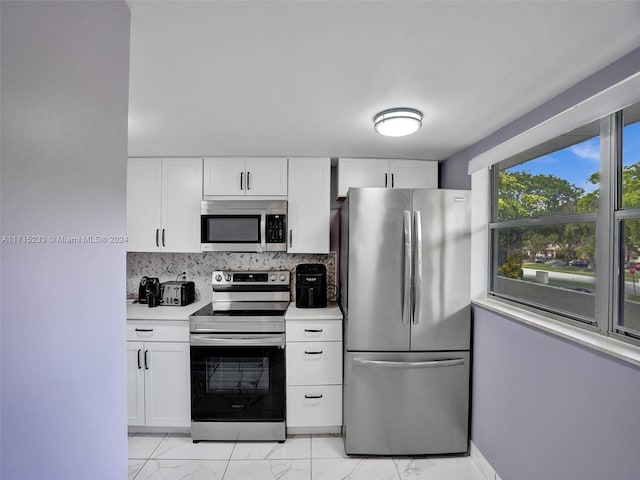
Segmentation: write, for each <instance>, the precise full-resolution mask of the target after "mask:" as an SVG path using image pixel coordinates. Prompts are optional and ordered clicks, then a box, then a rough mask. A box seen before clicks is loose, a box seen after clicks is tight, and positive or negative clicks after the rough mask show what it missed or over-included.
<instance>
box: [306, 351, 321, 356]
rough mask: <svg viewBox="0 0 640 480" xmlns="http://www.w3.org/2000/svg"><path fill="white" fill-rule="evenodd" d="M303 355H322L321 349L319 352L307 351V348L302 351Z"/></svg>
mask: <svg viewBox="0 0 640 480" xmlns="http://www.w3.org/2000/svg"><path fill="white" fill-rule="evenodd" d="M304 354H305V355H322V350H320V351H319V352H309V351H307V350H305V351H304Z"/></svg>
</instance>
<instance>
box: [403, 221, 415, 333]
mask: <svg viewBox="0 0 640 480" xmlns="http://www.w3.org/2000/svg"><path fill="white" fill-rule="evenodd" d="M411 237H412V235H411V212H410V211H409V210H405V211H404V291H403V292H402V325H409V322H410V317H411V259H412V252H411V249H412V246H413V242H412V241H411Z"/></svg>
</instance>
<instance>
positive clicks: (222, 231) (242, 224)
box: [202, 215, 260, 243]
mask: <svg viewBox="0 0 640 480" xmlns="http://www.w3.org/2000/svg"><path fill="white" fill-rule="evenodd" d="M202 242H203V243H260V215H237V216H236V215H233V216H231V215H203V216H202Z"/></svg>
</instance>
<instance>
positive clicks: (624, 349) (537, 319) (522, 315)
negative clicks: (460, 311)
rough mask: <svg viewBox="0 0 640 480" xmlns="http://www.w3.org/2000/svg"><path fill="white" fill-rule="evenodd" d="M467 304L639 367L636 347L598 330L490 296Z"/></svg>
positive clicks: (638, 350) (638, 352) (639, 360)
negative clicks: (562, 320)
mask: <svg viewBox="0 0 640 480" xmlns="http://www.w3.org/2000/svg"><path fill="white" fill-rule="evenodd" d="M471 303H472V304H474V305H477V306H479V307H482V308H484V309H486V310H489V311H491V312H493V313H497V314H499V315H503V316H505V317H507V318H510V319H511V320H515V321H517V322H520V323H523V324H525V325H529V326H532V327H535V328H538V329H540V330H542V331H545V332H548V333H552V334H554V335H558V336H559V337H562V338H564V339H567V340H570V341H572V342H575V343H578V344H580V345H582V346H585V347H587V348H591V349H593V350H596V351H598V352H601V353H604V354H606V355H610V356H612V357H615V358H617V359H619V360H622V361H625V362H628V363H631V364H633V365H635V366H638V367H640V348H639V347H635V346H633V345H629V344H627V343H625V342H622V341H620V340H616V339H614V338H610V337H605V336H604V335H600V334H598V333H594V332H590V331H588V330H583V329H581V328H578V327H574V326H573V325H568V324H565V323H562V322H559V321H556V320H552V319H550V318H548V317H545V316H544V315H541V314H538V313H534V312H530V311H528V310H525V309H523V308H518V307H515V306H513V305H509V304H507V303H504V302H501V301H499V300H494V299H492V298H475V299H473V300H472V301H471Z"/></svg>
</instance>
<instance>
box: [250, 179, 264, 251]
mask: <svg viewBox="0 0 640 480" xmlns="http://www.w3.org/2000/svg"><path fill="white" fill-rule="evenodd" d="M247 188H249V175H248V174H247ZM266 237H267V212H262V213H260V239H261V241H260V248H261V249H262V250H261V251H262V252H265V251H266V250H267V238H266Z"/></svg>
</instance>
